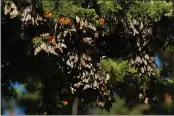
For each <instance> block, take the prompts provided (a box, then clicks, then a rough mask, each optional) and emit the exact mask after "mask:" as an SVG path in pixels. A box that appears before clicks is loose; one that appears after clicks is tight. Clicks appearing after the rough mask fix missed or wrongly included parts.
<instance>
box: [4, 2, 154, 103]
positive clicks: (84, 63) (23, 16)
mask: <svg viewBox="0 0 174 116" xmlns="http://www.w3.org/2000/svg"><path fill="white" fill-rule="evenodd" d="M4 14H5V15H7V16H9V17H10V18H11V19H12V18H14V17H17V16H19V17H20V20H21V22H22V23H23V27H24V28H25V29H23V30H26V29H27V28H28V25H29V24H32V25H34V26H35V27H37V26H40V25H44V24H47V25H49V26H51V28H50V30H53V31H52V32H49V31H50V30H48V32H43V33H40V34H39V35H37V36H38V37H37V39H40V40H43V42H42V43H40V44H39V45H38V46H36V47H35V50H34V54H35V55H37V54H38V53H39V52H40V51H42V50H43V51H45V52H47V53H50V54H54V55H57V56H59V57H62V59H63V61H64V62H65V64H66V68H67V73H68V74H69V73H74V72H73V71H74V69H77V70H78V72H77V73H76V75H74V78H76V79H77V81H76V82H75V83H74V84H73V85H72V87H71V90H72V93H75V92H76V91H78V89H79V88H83V90H86V89H89V88H93V89H95V90H99V91H100V94H103V96H105V97H106V96H107V99H109V100H110V96H111V95H110V91H109V89H108V88H107V87H106V85H107V84H108V81H109V79H110V76H109V75H108V74H98V71H99V69H100V65H99V63H100V60H101V59H102V58H103V56H102V55H101V52H102V51H100V49H99V48H97V45H96V44H97V41H99V40H100V33H99V31H101V30H98V27H97V26H96V25H94V24H92V23H90V22H89V21H87V20H84V19H81V18H80V17H78V16H76V17H75V18H70V17H67V16H62V17H59V18H58V20H57V22H53V25H51V24H50V22H51V21H52V20H51V19H52V16H53V14H52V12H50V11H45V12H43V15H40V14H37V13H36V11H33V6H32V5H29V6H27V7H26V8H25V9H24V10H23V11H21V13H19V11H18V10H17V6H16V5H15V4H14V3H13V2H10V3H7V4H6V5H5V7H4ZM98 22H99V24H100V25H105V24H106V19H105V18H99V20H98ZM122 23H123V26H124V25H126V23H125V22H122ZM113 26H114V25H113ZM126 27H127V28H126V29H125V30H124V32H123V34H124V35H123V34H121V36H124V38H127V37H128V38H129V40H130V41H134V42H135V43H134V46H133V47H134V48H135V49H136V50H134V51H131V53H130V59H129V60H130V62H129V63H130V65H132V66H134V67H136V68H137V69H138V71H139V72H140V74H141V76H142V74H148V76H150V75H151V74H153V70H154V69H155V67H154V64H155V60H154V53H153V51H152V49H151V48H150V47H153V45H151V41H152V40H153V38H151V37H152V34H153V32H152V28H149V27H147V26H145V25H144V23H143V22H142V21H138V20H136V19H134V20H133V21H132V22H131V23H129V24H127V25H126ZM117 31H121V30H117ZM24 35H25V34H24ZM141 35H143V36H141ZM131 37H133V39H132V40H131ZM24 38H25V36H24ZM103 38H104V37H103ZM45 40H47V41H49V42H45ZM125 40H126V39H125ZM125 40H123V41H125ZM112 44H114V43H112ZM115 45H116V46H117V45H118V43H115ZM149 46H150V47H149ZM106 49H109V48H106ZM105 56H107V54H105ZM105 88H107V89H105Z"/></svg>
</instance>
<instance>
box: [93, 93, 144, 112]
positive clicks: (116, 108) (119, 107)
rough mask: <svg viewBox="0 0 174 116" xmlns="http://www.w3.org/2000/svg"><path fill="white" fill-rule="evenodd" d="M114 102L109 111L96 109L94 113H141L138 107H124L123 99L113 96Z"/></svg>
mask: <svg viewBox="0 0 174 116" xmlns="http://www.w3.org/2000/svg"><path fill="white" fill-rule="evenodd" d="M115 101H116V103H113V104H112V108H111V109H110V111H109V112H108V111H106V110H101V109H98V110H97V112H96V114H97V115H142V113H141V111H140V109H138V108H137V107H134V108H132V109H130V108H128V107H126V102H125V100H124V99H121V98H120V97H118V96H116V97H115Z"/></svg>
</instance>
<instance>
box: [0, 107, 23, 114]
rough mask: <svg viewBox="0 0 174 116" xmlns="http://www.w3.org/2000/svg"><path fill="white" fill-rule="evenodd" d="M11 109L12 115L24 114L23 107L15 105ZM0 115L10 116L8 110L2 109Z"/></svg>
mask: <svg viewBox="0 0 174 116" xmlns="http://www.w3.org/2000/svg"><path fill="white" fill-rule="evenodd" d="M13 111H14V115H25V108H22V107H15V108H14V109H13ZM2 115H7V116H10V110H4V111H3V113H2Z"/></svg>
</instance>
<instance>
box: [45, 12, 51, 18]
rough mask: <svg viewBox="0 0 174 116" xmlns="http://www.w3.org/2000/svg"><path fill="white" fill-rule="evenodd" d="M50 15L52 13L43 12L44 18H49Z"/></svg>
mask: <svg viewBox="0 0 174 116" xmlns="http://www.w3.org/2000/svg"><path fill="white" fill-rule="evenodd" d="M51 16H52V13H51V12H47V11H46V12H44V17H46V18H50V17H51Z"/></svg>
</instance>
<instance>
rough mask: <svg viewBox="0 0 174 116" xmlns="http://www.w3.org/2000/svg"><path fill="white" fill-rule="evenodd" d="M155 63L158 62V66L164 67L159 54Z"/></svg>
mask: <svg viewBox="0 0 174 116" xmlns="http://www.w3.org/2000/svg"><path fill="white" fill-rule="evenodd" d="M155 63H156V64H157V68H161V67H162V62H161V59H160V57H159V56H158V55H157V56H156V57H155Z"/></svg>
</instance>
